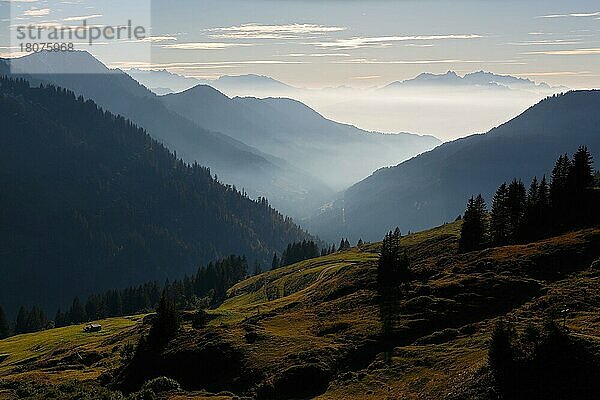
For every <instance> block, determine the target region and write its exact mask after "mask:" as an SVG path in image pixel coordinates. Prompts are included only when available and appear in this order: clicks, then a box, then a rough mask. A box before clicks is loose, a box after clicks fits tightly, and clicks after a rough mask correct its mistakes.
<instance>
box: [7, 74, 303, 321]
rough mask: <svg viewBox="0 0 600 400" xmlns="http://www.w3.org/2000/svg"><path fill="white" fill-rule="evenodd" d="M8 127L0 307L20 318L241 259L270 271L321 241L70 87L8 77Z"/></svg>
mask: <svg viewBox="0 0 600 400" xmlns="http://www.w3.org/2000/svg"><path fill="white" fill-rule="evenodd" d="M0 120H1V121H2V126H3V129H2V133H1V134H0V216H1V220H2V225H3V227H5V229H0V275H1V276H2V277H3V278H2V279H0V303H1V304H3V305H4V306H5V307H6V308H8V309H9V310H11V311H13V310H14V308H15V307H17V306H18V305H22V304H44V306H45V307H47V309H49V310H50V309H52V310H54V309H55V307H57V306H59V305H64V304H65V303H66V302H67V301H70V299H72V297H73V296H74V295H84V294H88V293H90V292H92V291H93V292H97V291H98V290H100V289H107V288H118V287H123V286H126V285H131V284H137V283H141V282H147V281H150V280H158V281H160V282H163V281H164V280H165V279H167V278H170V279H173V278H176V277H181V276H182V275H183V274H185V273H188V274H189V273H191V272H192V271H195V270H196V268H197V267H198V266H199V265H202V264H204V263H207V262H208V261H210V260H214V259H217V258H220V257H224V256H227V255H229V254H233V253H235V254H239V255H245V256H247V257H248V258H249V259H250V260H257V261H259V262H262V263H263V265H265V264H266V262H267V261H269V262H270V258H271V257H272V254H273V251H279V252H281V251H283V249H284V248H285V246H286V245H287V244H288V243H290V242H294V241H299V240H303V239H310V238H311V237H310V236H309V235H308V234H307V233H306V232H304V231H303V230H301V229H300V228H298V227H297V226H296V225H295V224H294V223H293V222H292V221H291V220H290V219H289V218H286V217H284V216H283V215H281V214H280V213H279V212H277V211H275V210H274V209H273V208H271V207H270V206H269V205H268V203H267V201H266V200H260V201H254V200H251V199H249V198H248V197H247V196H246V195H245V194H244V193H242V192H240V191H237V190H235V189H234V188H232V187H231V186H224V185H223V184H221V183H220V182H218V181H217V180H216V179H215V178H214V177H213V176H212V175H211V171H210V170H209V169H207V168H205V167H201V166H199V165H198V164H193V165H187V164H185V163H184V162H183V161H181V160H180V159H177V158H176V157H175V156H174V155H173V154H172V153H170V152H169V151H168V150H167V149H166V148H165V147H164V146H163V145H161V144H160V143H159V142H157V141H156V140H154V139H152V138H151V137H150V136H149V135H148V134H147V133H146V132H145V131H144V130H143V129H141V128H139V127H137V126H135V125H134V124H133V123H132V122H130V121H128V120H126V119H125V118H123V117H120V116H115V115H114V114H112V113H109V112H108V111H103V110H102V109H101V108H99V107H98V106H97V105H96V104H95V103H94V102H92V101H91V100H84V98H83V97H76V96H75V95H74V94H73V93H72V92H69V91H66V90H65V89H62V88H56V87H54V86H47V87H30V86H29V84H28V83H27V82H26V81H24V80H19V81H15V80H11V79H8V78H0ZM7 227H10V228H7ZM33 277H34V279H33Z"/></svg>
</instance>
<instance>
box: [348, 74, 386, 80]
mask: <svg viewBox="0 0 600 400" xmlns="http://www.w3.org/2000/svg"><path fill="white" fill-rule="evenodd" d="M377 78H381V75H366V76H353V77H352V78H350V79H358V80H366V79H377Z"/></svg>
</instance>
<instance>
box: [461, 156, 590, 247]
mask: <svg viewBox="0 0 600 400" xmlns="http://www.w3.org/2000/svg"><path fill="white" fill-rule="evenodd" d="M597 177H598V174H597V173H596V175H594V172H593V159H592V155H591V154H590V152H589V151H588V149H587V147H585V146H581V147H579V149H578V150H577V152H576V153H575V154H574V155H573V158H572V159H570V158H569V156H568V155H567V154H564V155H561V156H560V157H559V158H558V160H557V161H556V163H555V165H554V168H553V170H552V176H551V181H550V183H549V184H548V182H547V181H546V177H545V176H543V177H542V179H541V180H538V179H537V177H534V178H533V180H532V181H531V184H530V185H529V188H528V189H526V187H525V185H524V183H523V182H522V181H521V180H517V179H513V180H512V181H511V182H510V183H508V184H507V183H506V182H505V183H502V184H501V185H500V186H499V187H498V189H497V190H496V193H495V194H494V197H493V200H492V207H491V210H490V212H489V213H488V210H487V206H486V203H485V200H484V199H483V196H481V194H480V195H478V196H473V197H471V198H470V199H469V200H468V202H467V207H466V210H465V212H464V215H463V218H462V219H463V225H462V229H461V236H460V240H459V249H460V251H462V252H468V251H472V250H478V249H482V248H485V247H488V246H492V247H493V246H503V245H508V244H517V243H527V242H531V241H534V240H538V239H541V238H544V237H548V236H551V235H553V234H556V233H560V232H564V231H566V230H569V229H574V228H580V227H585V226H589V225H593V224H595V223H597V222H598V221H599V217H600V216H599V211H598V208H597V204H598V202H599V201H600V194H599V191H598V190H595V189H594V186H595V185H597ZM594 204H596V205H594Z"/></svg>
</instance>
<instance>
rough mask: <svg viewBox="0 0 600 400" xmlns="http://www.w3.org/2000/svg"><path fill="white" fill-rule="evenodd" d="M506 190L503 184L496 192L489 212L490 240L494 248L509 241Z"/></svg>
mask: <svg viewBox="0 0 600 400" xmlns="http://www.w3.org/2000/svg"><path fill="white" fill-rule="evenodd" d="M509 224H510V218H509V207H508V188H507V186H506V183H503V184H502V185H500V187H498V190H496V194H495V195H494V199H493V200H492V210H491V212H490V239H491V241H492V244H493V245H494V246H503V245H505V244H507V243H508V242H509V239H510V229H509Z"/></svg>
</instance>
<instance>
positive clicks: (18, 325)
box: [15, 306, 29, 335]
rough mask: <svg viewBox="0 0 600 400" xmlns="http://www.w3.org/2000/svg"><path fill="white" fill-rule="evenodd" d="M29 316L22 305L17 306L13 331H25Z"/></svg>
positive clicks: (17, 332) (18, 332)
mask: <svg viewBox="0 0 600 400" xmlns="http://www.w3.org/2000/svg"><path fill="white" fill-rule="evenodd" d="M28 318H29V312H28V311H27V309H26V308H25V307H23V306H21V307H20V308H19V312H18V313H17V319H16V321H15V333H16V334H17V335H18V334H21V333H25V332H27V319H28Z"/></svg>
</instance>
